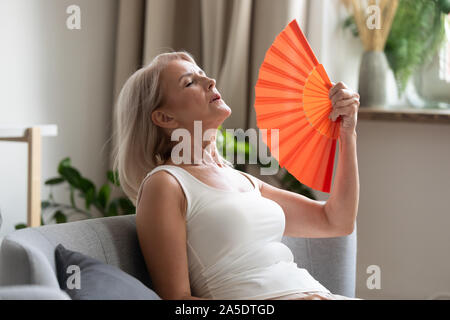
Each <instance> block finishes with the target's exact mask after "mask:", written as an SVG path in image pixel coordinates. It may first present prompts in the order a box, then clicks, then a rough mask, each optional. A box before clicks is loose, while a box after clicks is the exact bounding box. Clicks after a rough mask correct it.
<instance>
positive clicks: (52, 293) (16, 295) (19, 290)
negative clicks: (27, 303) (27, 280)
mask: <svg viewBox="0 0 450 320" xmlns="http://www.w3.org/2000/svg"><path fill="white" fill-rule="evenodd" d="M0 300H70V297H69V295H68V294H67V293H66V292H64V291H63V290H61V289H57V288H53V287H47V286H40V285H17V286H3V287H0Z"/></svg>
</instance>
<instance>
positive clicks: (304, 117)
mask: <svg viewBox="0 0 450 320" xmlns="http://www.w3.org/2000/svg"><path fill="white" fill-rule="evenodd" d="M331 87H332V84H331V81H330V79H329V78H328V76H327V73H326V72H325V69H324V68H323V66H322V65H321V64H319V62H318V61H317V58H316V57H315V55H314V53H313V51H312V49H311V47H310V46H309V44H308V41H307V40H306V38H305V36H304V34H303V32H302V31H301V30H300V27H299V25H298V24H297V21H296V20H293V21H292V22H291V23H289V25H288V26H287V27H286V28H285V29H284V30H283V31H282V32H281V33H280V34H279V35H278V36H277V37H276V38H275V41H274V42H273V44H272V46H271V47H270V48H269V50H268V51H267V53H266V55H265V58H264V61H263V63H262V65H261V67H260V69H259V75H258V81H257V83H256V86H255V111H256V121H257V126H258V128H259V129H267V137H265V136H264V135H263V136H262V139H263V141H264V143H266V144H267V146H268V147H269V149H270V152H271V154H272V156H273V157H275V158H276V159H277V161H278V163H279V165H280V167H282V168H286V170H287V171H288V172H289V173H290V174H292V175H293V176H294V177H295V178H296V179H297V180H298V181H300V182H301V183H303V184H305V185H307V186H308V187H310V188H312V189H315V190H320V191H322V192H330V189H331V179H332V175H333V167H334V157H335V151H336V140H337V139H338V137H339V126H340V118H338V119H337V120H336V121H335V122H333V121H331V120H330V119H329V118H328V116H329V115H330V113H331V110H332V106H331V100H330V99H329V98H328V92H329V90H330V88H331ZM273 129H278V130H279V131H278V133H279V139H278V141H272V133H273V131H272V130H273ZM274 140H277V139H274Z"/></svg>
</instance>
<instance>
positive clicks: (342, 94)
mask: <svg viewBox="0 0 450 320" xmlns="http://www.w3.org/2000/svg"><path fill="white" fill-rule="evenodd" d="M351 98H359V95H358V94H357V93H355V92H353V91H352V90H349V89H342V90H339V91H338V92H336V93H335V94H334V95H333V96H332V97H331V103H332V104H335V103H336V102H338V101H341V100H347V99H351Z"/></svg>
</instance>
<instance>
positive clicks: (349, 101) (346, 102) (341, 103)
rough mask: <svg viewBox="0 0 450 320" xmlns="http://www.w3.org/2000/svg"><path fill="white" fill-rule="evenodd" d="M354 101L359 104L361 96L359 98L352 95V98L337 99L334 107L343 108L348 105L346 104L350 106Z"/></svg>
mask: <svg viewBox="0 0 450 320" xmlns="http://www.w3.org/2000/svg"><path fill="white" fill-rule="evenodd" d="M352 103H355V104H357V105H359V98H357V97H355V96H354V97H352V98H350V99H346V100H340V101H337V102H336V103H335V104H334V105H333V108H342V107H346V106H348V105H349V104H352Z"/></svg>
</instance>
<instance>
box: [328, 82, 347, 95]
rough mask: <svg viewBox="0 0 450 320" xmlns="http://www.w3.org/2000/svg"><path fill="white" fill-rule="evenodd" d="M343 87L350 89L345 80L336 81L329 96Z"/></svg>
mask: <svg viewBox="0 0 450 320" xmlns="http://www.w3.org/2000/svg"><path fill="white" fill-rule="evenodd" d="M342 89H348V87H347V86H346V85H345V83H343V82H338V83H336V84H335V85H334V86H333V87H331V89H330V91H329V92H328V97H329V98H330V99H331V97H333V96H334V95H335V94H336V93H337V92H338V91H339V90H342Z"/></svg>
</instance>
